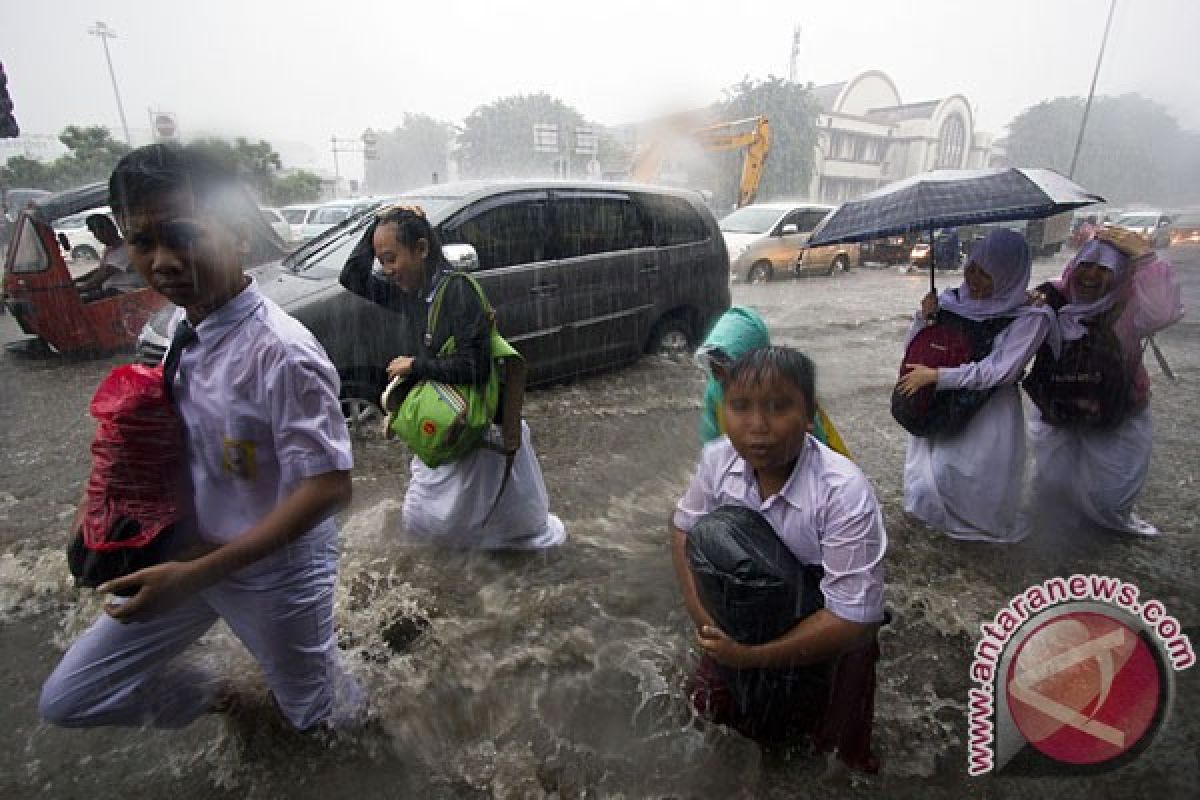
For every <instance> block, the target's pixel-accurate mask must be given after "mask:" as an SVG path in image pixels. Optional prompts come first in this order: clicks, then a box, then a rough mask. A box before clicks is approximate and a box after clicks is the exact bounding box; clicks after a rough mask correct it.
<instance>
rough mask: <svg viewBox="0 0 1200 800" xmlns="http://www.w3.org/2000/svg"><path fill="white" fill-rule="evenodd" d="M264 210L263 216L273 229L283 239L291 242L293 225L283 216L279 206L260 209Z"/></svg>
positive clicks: (260, 209)
mask: <svg viewBox="0 0 1200 800" xmlns="http://www.w3.org/2000/svg"><path fill="white" fill-rule="evenodd" d="M258 210H259V211H261V212H262V215H263V218H264V219H265V220H266V221H267V224H268V225H270V226H271V230H273V231H275V233H276V234H277V235H278V236H279V238H280V239H283V241H285V242H287V243H289V244H291V242H292V226H291V225H289V224H288V221H287V220H286V219H284V218H283V214H281V213H280V211H279V209H278V208H262V207H260V208H259V209H258Z"/></svg>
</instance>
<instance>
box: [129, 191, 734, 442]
mask: <svg viewBox="0 0 1200 800" xmlns="http://www.w3.org/2000/svg"><path fill="white" fill-rule="evenodd" d="M396 199H398V200H399V201H401V202H404V203H411V204H415V205H420V206H421V207H422V208H424V209H425V212H426V214H427V215H428V217H429V221H430V222H431V223H432V224H433V225H434V227H435V228H436V229H437V231H438V234H439V236H440V237H441V239H442V241H443V243H444V244H445V245H447V246H448V249H452V250H453V252H454V253H455V254H456V256H455V260H456V262H457V264H458V266H459V268H462V269H467V270H470V271H471V272H472V273H473V274H474V276H475V277H476V278H477V279H478V281H479V283H480V284H481V285H482V286H483V288H484V291H485V292H487V296H488V299H489V300H490V301H491V303H492V305H493V306H494V307H495V310H496V324H497V327H498V328H499V330H500V333H501V334H503V335H504V337H505V338H506V339H508V340H509V342H511V343H512V344H513V345H514V346H515V347H516V348H517V349H518V350H520V351H521V354H522V355H523V356H524V357H525V360H526V363H527V364H528V367H529V381H530V383H531V384H539V383H547V382H553V381H558V380H563V379H566V378H570V377H572V376H574V375H580V374H584V373H589V372H594V371H597V370H602V369H607V368H610V367H615V366H619V365H621V364H626V363H629V362H632V361H634V360H636V359H637V358H638V357H639V356H640V355H641V354H642V353H646V352H657V353H671V354H687V353H690V352H691V350H692V349H693V348H694V347H695V346H696V344H697V343H698V342H699V341H700V340H701V339H702V338H703V336H704V333H705V332H706V331H707V330H708V327H709V326H710V325H711V324H712V323H713V322H714V321H715V320H716V318H717V317H718V316H720V314H721V313H722V312H724V311H725V309H727V308H729V304H730V292H729V278H728V272H727V266H728V263H729V262H728V257H727V255H726V253H725V243H724V241H723V240H722V238H721V235H720V232H719V231H718V229H717V222H716V220H715V219H714V218H713V216H712V213H711V212H710V211H709V210H708V208H707V207H706V206H705V205H704V203H703V201H702V198H701V197H700V196H699V195H698V194H696V193H695V192H689V191H685V190H679V189H669V188H666V187H659V186H643V185H635V184H619V183H600V182H589V181H491V182H462V183H449V184H440V185H437V186H429V187H426V188H424V189H416V190H413V191H412V192H409V193H406V194H404V195H401V196H400V197H398V198H396ZM371 219H372V216H371V215H370V214H362V215H360V216H358V217H351V218H349V219H347V220H345V221H344V222H343V223H342V224H340V225H338V226H336V227H334V228H332V229H331V230H329V231H328V232H326V233H325V234H323V235H321V236H318V237H317V238H316V239H314V240H312V241H310V242H309V243H307V244H305V245H303V246H301V247H300V248H299V249H298V250H297V251H296V252H294V253H292V254H291V255H289V256H288V257H287V258H286V259H284V260H283V262H282V263H278V264H272V265H268V266H266V267H263V268H260V269H258V270H256V271H255V274H256V276H257V278H258V281H259V285H260V286H261V288H262V291H263V293H264V294H266V295H267V296H268V297H271V298H272V299H274V300H275V301H276V302H278V303H279V304H280V305H281V306H282V307H283V308H284V310H285V311H287V312H288V313H289V314H291V315H293V316H294V317H295V318H296V319H298V320H299V321H300V322H302V323H303V324H304V325H305V326H306V327H308V329H309V330H311V331H312V332H313V334H314V335H315V336H316V337H317V339H318V341H320V342H321V344H322V345H323V346H324V348H325V350H326V352H327V353H328V354H329V357H330V359H331V360H332V361H333V363H334V365H335V366H336V367H337V369H338V373H339V375H340V377H341V380H342V400H343V408H344V410H346V412H347V416H348V418H351V419H355V418H356V417H358V416H360V415H361V414H363V413H364V411H365V410H369V409H370V408H371V407H372V406H374V404H375V399H376V398H378V397H379V394H380V392H381V391H382V390H383V388H384V386H385V385H386V383H387V379H386V374H385V370H386V367H387V364H388V362H389V361H390V360H391V359H392V358H393V357H395V356H396V355H397V354H399V353H405V352H415V349H416V343H417V331H418V329H419V328H420V326H421V325H422V324H424V320H423V319H419V320H412V319H406V318H405V317H403V316H402V315H400V314H396V313H394V312H392V311H389V310H387V309H386V308H383V307H382V306H377V305H375V304H373V303H370V302H368V301H366V300H364V299H362V298H361V297H358V296H357V295H355V294H352V293H351V292H349V291H347V290H346V289H344V288H343V287H342V286H341V284H340V283H339V275H340V273H341V270H342V266H343V265H344V264H345V263H346V258H347V256H348V255H349V254H350V251H351V250H352V249H353V248H354V246H355V244H357V243H358V241H359V238H360V237H361V236H362V234H363V231H364V229H365V228H366V226H367V225H368V224H370V221H371ZM169 316H170V315H169V313H166V312H165V313H163V314H160V315H159V316H157V317H155V318H154V319H152V320H151V321H150V323H148V324H147V326H146V329H145V330H143V332H142V335H141V337H140V339H139V341H138V355H139V358H140V359H141V360H142V361H143V362H145V363H156V362H157V361H159V360H161V358H162V355H163V353H164V352H165V350H166V347H167V338H166V323H167V321H168V319H169ZM375 412H377V409H375Z"/></svg>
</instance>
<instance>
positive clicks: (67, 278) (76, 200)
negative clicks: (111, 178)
mask: <svg viewBox="0 0 1200 800" xmlns="http://www.w3.org/2000/svg"><path fill="white" fill-rule="evenodd" d="M245 200H246V203H247V214H246V219H247V220H248V224H250V226H251V229H252V232H253V233H252V235H253V241H252V246H251V259H250V263H248V264H247V266H253V265H255V264H261V263H265V262H267V261H271V260H275V259H279V258H282V257H283V255H284V254H285V253H286V252H287V250H286V248H285V246H284V244H283V242H282V241H281V240H280V239H279V237H278V236H277V235H276V234H275V232H274V231H272V230H271V229H270V227H269V226H268V225H267V224H266V223H265V222H264V221H263V220H262V216H261V214H259V213H258V211H257V208H256V207H255V205H254V204H253V201H251V200H250V199H249V198H248V197H247V198H245ZM107 203H108V185H107V184H104V183H95V184H91V185H88V186H83V187H80V188H78V189H71V190H68V191H65V192H59V193H58V194H53V195H50V196H49V197H46V198H44V199H42V200H40V201H35V202H34V203H32V204H31V205H30V206H29V207H28V208H26V209H24V210H22V211H21V213H20V215H19V216H18V217H17V221H16V223H15V224H14V225H13V230H12V241H11V242H9V246H8V253H7V256H6V257H5V260H4V296H5V305H6V306H7V308H8V310H9V312H10V313H12V315H13V317H14V318H16V320H17V323H18V324H19V325H20V326H21V330H23V331H24V332H25V333H27V334H30V335H32V336H34V337H37V339H36V340H35V341H36V342H38V343H41V344H45V345H48V346H49V347H50V348H51V349H52V350H53V351H55V352H58V353H61V354H64V355H70V354H89V353H108V352H113V351H117V350H122V349H126V348H130V347H132V346H133V344H134V342H135V341H136V339H137V335H138V333H139V332H140V331H141V329H142V326H143V325H145V323H146V320H148V319H149V318H150V316H151V315H153V314H154V313H155V312H156V311H158V310H159V309H160V308H162V307H163V306H164V305H165V304H166V302H167V301H166V299H165V298H164V297H163V296H162V295H160V294H158V293H157V292H155V291H153V290H151V289H147V288H142V289H136V290H133V291H128V292H123V293H120V294H115V295H112V296H108V297H102V298H100V299H96V300H92V301H90V302H85V301H84V297H83V296H82V295H81V294H80V291H79V289H78V288H77V286H76V284H75V283H74V281H73V280H72V277H71V272H70V270H69V268H68V266H67V262H66V258H65V256H64V253H63V251H62V248H61V247H60V245H59V242H58V240H57V239H56V237H55V234H54V229H53V224H54V221H55V220H57V219H61V218H62V217H66V216H69V215H71V214H78V213H81V212H83V211H87V210H88V209H92V208H99V207H101V206H104V205H106V204H107Z"/></svg>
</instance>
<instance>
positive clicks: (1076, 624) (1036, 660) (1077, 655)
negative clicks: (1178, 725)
mask: <svg viewBox="0 0 1200 800" xmlns="http://www.w3.org/2000/svg"><path fill="white" fill-rule="evenodd" d="M1162 681H1163V678H1162V676H1161V675H1160V672H1159V664H1158V661H1157V659H1156V658H1155V654H1154V653H1153V652H1152V650H1151V647H1150V646H1149V645H1148V644H1147V643H1146V641H1145V640H1144V639H1143V638H1142V637H1141V636H1139V635H1138V633H1137V632H1136V631H1134V630H1133V629H1131V628H1130V627H1129V626H1128V625H1126V624H1125V623H1123V622H1121V621H1119V620H1117V619H1114V618H1113V617H1110V616H1108V615H1106V614H1102V613H1098V612H1088V611H1078V612H1073V613H1068V614H1064V615H1062V616H1059V617H1056V618H1054V619H1052V620H1050V621H1048V622H1046V623H1044V624H1042V625H1040V626H1039V627H1038V628H1037V629H1035V630H1034V631H1033V633H1031V634H1030V635H1029V636H1028V638H1026V639H1025V640H1024V641H1023V642H1021V645H1020V648H1019V649H1018V650H1017V652H1016V654H1015V657H1014V658H1013V659H1012V662H1011V663H1010V664H1009V668H1008V675H1007V676H1006V678H1005V691H1006V693H1007V695H1008V704H1009V709H1010V711H1011V713H1012V718H1013V722H1014V723H1015V724H1016V726H1017V728H1018V730H1020V732H1021V735H1022V736H1023V737H1024V738H1025V740H1026V741H1027V742H1029V744H1031V745H1032V746H1033V747H1034V748H1036V749H1037V750H1038V751H1039V752H1041V753H1043V754H1044V755H1046V756H1049V757H1050V758H1053V759H1054V760H1056V761H1061V762H1064V763H1068V764H1087V765H1091V764H1101V763H1103V762H1106V761H1110V760H1112V759H1114V758H1117V757H1119V756H1121V755H1124V754H1125V753H1127V752H1129V751H1130V750H1132V749H1133V748H1134V747H1136V746H1137V745H1138V744H1139V743H1141V742H1142V741H1143V739H1144V738H1145V737H1146V736H1147V734H1149V733H1152V732H1153V731H1152V730H1151V727H1152V725H1153V724H1154V723H1155V721H1156V720H1158V719H1160V714H1159V705H1160V703H1161V690H1162V688H1163V686H1162Z"/></svg>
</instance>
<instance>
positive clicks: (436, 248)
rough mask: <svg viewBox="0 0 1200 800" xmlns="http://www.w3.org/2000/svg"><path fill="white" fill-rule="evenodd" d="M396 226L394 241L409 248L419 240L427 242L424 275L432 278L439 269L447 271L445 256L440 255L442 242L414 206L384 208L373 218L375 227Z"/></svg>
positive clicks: (419, 210)
mask: <svg viewBox="0 0 1200 800" xmlns="http://www.w3.org/2000/svg"><path fill="white" fill-rule="evenodd" d="M393 224H394V225H395V226H396V241H398V242H400V244H402V245H404V246H405V247H407V248H409V249H410V250H411V249H413V248H414V247H416V246H417V242H419V241H420V240H421V239H424V240H425V241H427V242H429V253H428V254H427V255H426V256H425V274H426V276H427V277H432V276H433V274H434V273H436V272H437V271H438V270H441V269H449V268H450V265H449V263H447V261H446V256H445V255H444V254H443V253H442V240H441V239H440V238H439V237H438V235H437V231H436V230H434V227H433V226H432V225H430V224H429V220H428V219H426V217H425V212H424V211H422V210H421V209H420V208H417V207H416V206H394V207H392V208H386V209H384V210H383V211H381V212H380V213H379V215H378V216H377V217H376V218H375V227H376V229H378V228H379V227H380V226H383V225H393Z"/></svg>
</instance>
